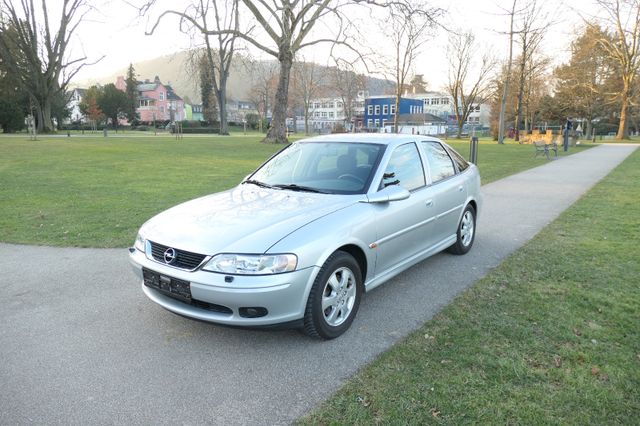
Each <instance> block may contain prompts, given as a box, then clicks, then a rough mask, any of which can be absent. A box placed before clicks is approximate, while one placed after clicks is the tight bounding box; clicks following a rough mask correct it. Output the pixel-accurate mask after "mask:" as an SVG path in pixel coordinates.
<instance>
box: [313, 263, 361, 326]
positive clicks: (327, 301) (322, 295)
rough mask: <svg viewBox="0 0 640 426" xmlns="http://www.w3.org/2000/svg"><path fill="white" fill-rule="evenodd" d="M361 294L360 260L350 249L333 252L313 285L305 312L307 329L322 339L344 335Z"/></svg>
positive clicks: (354, 314)
mask: <svg viewBox="0 0 640 426" xmlns="http://www.w3.org/2000/svg"><path fill="white" fill-rule="evenodd" d="M361 297H362V273H361V271H360V266H359V265H358V262H356V260H355V259H354V258H353V256H351V255H350V254H349V253H346V252H343V251H337V252H335V253H333V254H332V255H331V256H329V258H328V259H327V261H326V262H325V263H324V265H322V269H320V272H319V273H318V276H317V277H316V279H315V281H314V283H313V286H312V287H311V292H310V294H309V299H308V300H307V307H306V309H305V314H304V331H305V333H307V334H308V335H309V336H311V337H316V338H320V339H334V338H336V337H338V336H340V335H341V334H342V333H344V332H345V331H347V329H348V328H349V326H351V323H352V322H353V319H354V318H355V316H356V312H358V307H359V306H360V298H361Z"/></svg>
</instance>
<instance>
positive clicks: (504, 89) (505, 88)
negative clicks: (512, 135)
mask: <svg viewBox="0 0 640 426" xmlns="http://www.w3.org/2000/svg"><path fill="white" fill-rule="evenodd" d="M516 1H517V0H513V7H512V8H511V26H510V29H509V62H508V63H507V78H506V79H505V81H504V86H503V87H502V99H501V101H500V118H499V119H498V143H499V144H503V143H504V112H505V110H506V109H507V95H508V94H509V83H510V80H511V63H512V62H513V19H514V17H515V13H516Z"/></svg>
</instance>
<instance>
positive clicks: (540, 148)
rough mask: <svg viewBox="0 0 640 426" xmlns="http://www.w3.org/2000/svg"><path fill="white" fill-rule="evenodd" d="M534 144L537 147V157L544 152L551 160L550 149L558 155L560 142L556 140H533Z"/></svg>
mask: <svg viewBox="0 0 640 426" xmlns="http://www.w3.org/2000/svg"><path fill="white" fill-rule="evenodd" d="M533 146H534V147H535V149H536V155H535V156H536V157H537V156H538V155H540V154H544V156H545V157H547V160H551V157H550V156H549V154H550V152H549V151H553V152H554V154H555V156H556V157H557V156H558V144H557V143H556V141H553V143H545V142H544V141H535V142H533Z"/></svg>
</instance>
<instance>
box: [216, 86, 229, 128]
mask: <svg viewBox="0 0 640 426" xmlns="http://www.w3.org/2000/svg"><path fill="white" fill-rule="evenodd" d="M216 100H217V101H218V111H219V116H220V131H219V132H218V133H219V134H221V135H228V134H229V122H228V121H227V76H226V75H224V76H220V90H216Z"/></svg>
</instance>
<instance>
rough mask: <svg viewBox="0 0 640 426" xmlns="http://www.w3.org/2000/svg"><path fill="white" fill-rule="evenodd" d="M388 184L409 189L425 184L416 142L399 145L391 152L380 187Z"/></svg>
mask: <svg viewBox="0 0 640 426" xmlns="http://www.w3.org/2000/svg"><path fill="white" fill-rule="evenodd" d="M389 185H400V186H402V187H403V188H405V189H407V190H409V191H412V190H414V189H418V188H420V187H422V186H425V179H424V170H423V168H422V160H421V159H420V154H418V147H417V146H416V144H414V143H407V144H404V145H401V146H399V147H398V148H396V150H395V151H393V154H391V158H390V159H389V164H388V165H387V169H386V170H385V172H384V178H383V179H382V182H381V184H380V188H384V187H386V186H389Z"/></svg>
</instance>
